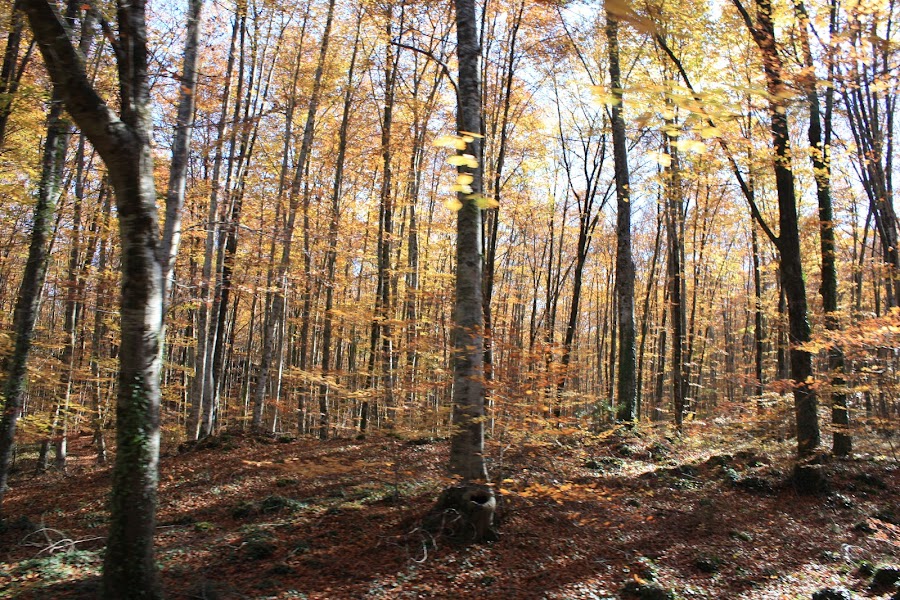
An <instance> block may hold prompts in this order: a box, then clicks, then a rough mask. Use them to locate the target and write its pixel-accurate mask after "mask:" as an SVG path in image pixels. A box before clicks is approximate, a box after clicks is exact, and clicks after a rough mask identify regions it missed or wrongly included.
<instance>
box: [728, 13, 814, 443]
mask: <svg viewBox="0 0 900 600" xmlns="http://www.w3.org/2000/svg"><path fill="white" fill-rule="evenodd" d="M732 2H733V4H734V5H735V7H736V8H737V9H738V12H739V13H740V14H741V17H742V19H743V20H744V24H745V25H746V26H747V29H748V31H749V32H750V34H751V36H752V37H753V40H754V42H756V45H757V47H758V49H759V51H760V54H761V55H762V61H763V69H764V72H765V76H766V87H767V90H768V105H769V118H770V123H769V128H770V132H771V135H772V144H773V147H774V150H775V156H774V157H773V160H772V163H773V167H774V170H775V186H776V192H777V196H778V226H779V227H778V235H777V236H776V235H775V234H774V233H773V232H772V230H771V229H770V228H769V227H768V226H767V225H766V224H765V222H764V220H763V218H762V215H761V213H760V211H759V209H758V208H757V207H756V205H755V204H751V209H752V212H753V217H754V219H756V220H757V222H759V223H760V226H761V227H763V230H764V231H765V232H766V233H767V235H768V236H769V238H770V239H771V240H772V243H773V244H774V245H775V247H776V248H778V256H779V266H780V275H781V284H782V286H783V288H784V291H785V296H786V298H787V304H788V321H789V340H790V370H791V371H790V372H791V379H792V380H793V386H794V413H795V417H796V420H797V453H798V455H799V456H800V457H805V456H808V455H811V454H812V453H813V452H814V451H815V450H816V448H818V446H819V443H820V437H821V436H820V433H819V417H818V412H817V410H818V409H817V397H816V391H815V388H814V387H813V366H812V354H811V353H810V352H809V350H807V349H804V348H803V347H802V344H803V343H805V342H808V341H810V334H811V331H810V326H809V318H808V316H807V312H808V307H807V301H806V283H805V281H804V277H803V264H802V259H801V256H802V254H801V251H800V229H799V220H798V215H797V198H796V192H795V189H794V174H793V172H792V171H791V162H790V161H791V158H790V134H789V131H788V122H787V111H786V108H785V100H784V98H785V94H784V91H785V90H784V86H785V84H784V73H783V69H784V67H783V63H782V60H781V57H780V56H779V54H778V50H777V48H776V45H775V26H774V24H773V22H772V4H771V2H770V1H769V0H756V19H755V20H754V19H753V17H752V16H751V15H750V13H749V12H748V11H747V9H746V8H745V7H744V5H743V4H741V2H740V0H732Z"/></svg>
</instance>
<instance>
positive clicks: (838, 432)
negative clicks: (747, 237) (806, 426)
mask: <svg viewBox="0 0 900 600" xmlns="http://www.w3.org/2000/svg"><path fill="white" fill-rule="evenodd" d="M794 10H795V11H796V13H797V17H798V20H799V21H800V23H799V25H800V26H799V28H798V31H799V37H800V46H801V49H802V51H803V61H804V66H805V70H804V76H803V77H802V78H801V79H800V84H801V87H802V88H803V91H804V93H805V94H806V101H807V103H808V104H809V131H808V134H809V146H810V157H811V160H812V165H813V173H814V174H815V179H816V197H817V199H818V203H819V240H820V249H821V253H822V283H821V286H820V287H819V294H820V295H821V296H822V308H823V309H824V311H825V329H827V330H829V331H837V330H839V329H840V319H839V317H838V314H837V310H838V286H837V268H836V265H835V262H836V259H837V256H836V252H837V251H836V247H835V240H834V214H833V210H832V203H831V160H830V157H829V156H828V153H829V152H830V148H831V131H832V128H831V115H832V107H833V106H834V86H833V85H829V86H828V88H827V89H826V92H825V113H824V115H823V114H822V109H821V106H820V103H819V94H818V92H817V91H816V77H815V65H814V63H813V56H812V50H811V48H810V44H809V32H808V27H809V16H808V15H807V13H806V7H805V6H804V4H803V2H802V0H795V1H794ZM830 12H831V19H830V23H831V27H830V31H831V33H832V35H833V34H834V32H835V25H836V22H835V20H836V13H837V7H836V0H833V1H832V2H831V11H830ZM828 73H829V83H833V79H834V78H833V74H834V60H833V58H832V60H829V61H828ZM828 370H829V371H830V373H831V388H832V391H831V422H832V425H833V426H834V438H833V442H832V451H833V452H834V454H835V455H837V456H848V455H849V454H850V452H851V451H852V449H853V442H852V438H851V437H850V431H849V426H850V412H849V410H848V408H847V394H846V393H845V392H844V385H845V382H844V353H843V352H842V351H841V349H840V347H839V346H837V345H833V346H832V347H831V348H829V349H828Z"/></svg>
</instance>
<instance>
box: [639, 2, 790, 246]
mask: <svg viewBox="0 0 900 600" xmlns="http://www.w3.org/2000/svg"><path fill="white" fill-rule="evenodd" d="M734 1H735V2H738V0H734ZM738 10H743V7H741V8H739V9H738ZM744 12H746V11H744ZM748 17H749V15H748ZM654 37H655V38H656V43H657V44H658V45H659V47H660V48H661V49H662V51H663V52H665V53H666V55H667V56H668V57H669V59H670V60H671V61H672V64H674V65H675V68H676V69H678V73H679V74H680V75H681V78H682V79H683V80H684V84H685V85H686V86H687V88H688V90H690V92H691V94H692V95H693V97H694V100H695V101H697V102H698V103H700V104H701V105H702V104H703V100H702V99H701V98H700V95H699V94H698V93H697V92H696V90H694V86H693V85H691V80H690V78H689V77H688V74H687V72H686V71H685V70H684V66H683V65H682V64H681V61H680V60H679V59H678V57H677V56H675V53H674V52H672V49H671V48H670V47H669V45H668V44H667V43H666V40H665V38H663V36H662V35H661V34H659V33H657V34H655V35H654ZM705 116H706V122H707V124H708V125H709V126H710V127H715V126H716V124H715V122H714V121H713V120H712V117H710V116H709V115H705ZM716 140H718V142H719V146H721V147H722V150H723V151H724V152H725V156H727V157H728V162H729V163H730V164H731V170H732V171H733V172H734V176H735V178H736V179H737V181H738V185H739V186H740V188H741V192H742V193H743V194H744V198H746V200H747V204H748V205H750V215H751V216H752V217H753V220H754V221H756V222H757V223H758V224H759V226H760V228H761V229H762V230H763V232H764V233H765V234H766V237H768V238H769V240H771V242H772V243H773V244H774V245H775V247H776V248H778V247H779V243H780V240H779V238H778V236H777V235H775V233H774V232H773V231H772V230H771V229H770V228H769V226H768V224H766V222H765V220H764V219H763V216H762V213H761V212H760V210H759V207H758V206H757V205H756V197H755V195H754V193H753V190H751V189H750V186H749V185H747V182H746V181H744V176H743V175H741V170H740V168H739V167H738V164H737V161H736V160H735V159H734V155H733V154H732V153H731V149H730V148H729V147H728V143H727V142H726V141H725V139H724V138H723V137H721V136H718V137H716Z"/></svg>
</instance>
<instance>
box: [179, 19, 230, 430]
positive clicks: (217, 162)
mask: <svg viewBox="0 0 900 600" xmlns="http://www.w3.org/2000/svg"><path fill="white" fill-rule="evenodd" d="M239 30H240V18H239V17H238V16H237V15H235V18H234V24H233V26H232V29H231V45H230V47H229V50H228V64H227V66H226V67H225V82H224V84H223V86H222V87H223V88H224V89H223V90H222V105H221V109H220V111H219V122H218V124H217V125H216V146H215V156H214V158H213V169H212V176H211V182H210V183H211V191H210V195H209V206H208V210H207V218H206V245H205V248H204V254H203V269H202V271H201V275H200V278H201V281H200V311H199V315H198V317H197V355H196V356H197V358H196V365H195V367H194V381H193V384H192V387H191V411H190V415H189V416H188V420H187V436H188V439H190V440H195V439H197V438H198V437H199V436H200V433H201V423H203V421H204V419H203V413H204V412H205V411H206V405H207V404H209V401H208V396H209V395H210V391H211V390H212V386H213V378H212V375H213V368H212V352H211V350H212V348H210V347H209V346H210V344H209V343H208V340H209V331H210V329H211V325H210V316H211V315H210V312H211V311H212V307H213V299H212V297H211V295H210V293H211V291H212V288H211V284H212V281H213V278H212V277H213V272H212V271H213V255H214V252H215V248H216V246H217V238H218V236H219V223H218V220H219V218H218V215H219V189H220V187H221V184H220V176H221V171H222V163H223V161H224V152H223V147H224V144H225V125H226V123H227V121H228V106H229V102H230V99H231V78H232V74H233V71H234V63H235V49H236V48H237V37H238V31H239Z"/></svg>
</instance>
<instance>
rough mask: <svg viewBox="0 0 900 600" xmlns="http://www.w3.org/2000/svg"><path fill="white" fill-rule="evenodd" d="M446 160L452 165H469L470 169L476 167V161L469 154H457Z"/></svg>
mask: <svg viewBox="0 0 900 600" xmlns="http://www.w3.org/2000/svg"><path fill="white" fill-rule="evenodd" d="M447 162H448V163H450V164H451V165H453V166H454V167H469V168H470V169H477V168H478V161H477V160H475V157H474V156H472V155H471V154H457V155H456V156H451V157H450V158H448V159H447Z"/></svg>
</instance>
